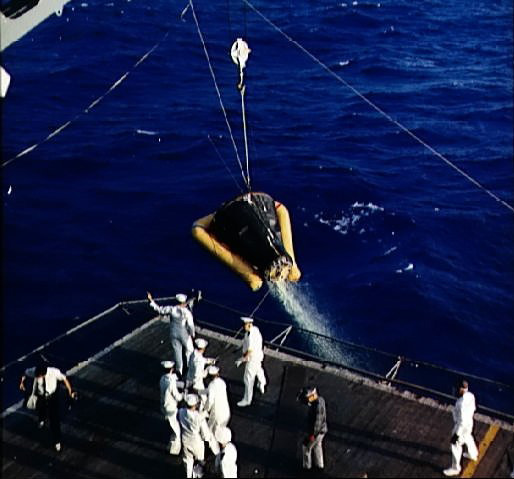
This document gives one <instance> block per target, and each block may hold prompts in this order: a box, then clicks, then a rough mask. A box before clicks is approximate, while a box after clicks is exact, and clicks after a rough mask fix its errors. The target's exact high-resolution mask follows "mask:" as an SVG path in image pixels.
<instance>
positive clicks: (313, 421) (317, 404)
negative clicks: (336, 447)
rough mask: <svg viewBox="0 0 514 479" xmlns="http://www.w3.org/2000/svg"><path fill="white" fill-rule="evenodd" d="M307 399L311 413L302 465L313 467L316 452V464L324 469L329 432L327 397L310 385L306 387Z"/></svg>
mask: <svg viewBox="0 0 514 479" xmlns="http://www.w3.org/2000/svg"><path fill="white" fill-rule="evenodd" d="M305 400H306V402H307V405H308V406H309V413H308V416H307V431H306V432H307V435H306V438H305V440H304V441H303V446H302V458H303V464H302V465H303V468H304V469H311V467H312V454H313V453H314V465H315V466H316V467H318V468H319V469H323V468H324V466H325V465H324V462H323V438H324V437H325V434H326V433H327V409H326V406H325V399H323V398H322V397H321V396H319V395H318V391H317V389H316V388H315V387H308V388H306V389H305Z"/></svg>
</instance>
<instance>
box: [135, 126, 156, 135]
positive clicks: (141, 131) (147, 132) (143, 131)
mask: <svg viewBox="0 0 514 479" xmlns="http://www.w3.org/2000/svg"><path fill="white" fill-rule="evenodd" d="M136 133H137V134H138V135H149V136H155V135H158V134H159V132H158V131H151V130H140V129H139V128H138V129H137V130H136Z"/></svg>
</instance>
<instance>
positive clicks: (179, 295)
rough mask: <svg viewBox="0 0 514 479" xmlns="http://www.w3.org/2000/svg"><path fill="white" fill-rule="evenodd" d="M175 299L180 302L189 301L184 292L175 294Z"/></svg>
mask: <svg viewBox="0 0 514 479" xmlns="http://www.w3.org/2000/svg"><path fill="white" fill-rule="evenodd" d="M175 299H176V300H177V301H178V302H179V303H185V302H186V301H187V294H182V293H177V294H176V295H175Z"/></svg>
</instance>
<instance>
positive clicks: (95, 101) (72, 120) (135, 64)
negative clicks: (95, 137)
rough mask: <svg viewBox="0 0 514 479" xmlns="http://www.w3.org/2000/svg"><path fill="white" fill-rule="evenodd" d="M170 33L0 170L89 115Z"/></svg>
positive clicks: (4, 163) (4, 164)
mask: <svg viewBox="0 0 514 479" xmlns="http://www.w3.org/2000/svg"><path fill="white" fill-rule="evenodd" d="M169 33H170V31H169V30H168V31H167V32H166V33H165V34H164V36H163V37H162V38H161V39H160V40H159V41H158V42H157V43H156V44H155V45H154V46H153V47H152V48H150V50H148V51H147V52H146V53H145V54H144V55H143V56H142V57H141V58H139V60H138V61H137V62H136V63H134V65H133V66H132V68H130V69H129V70H127V71H126V72H125V73H124V74H123V75H121V77H120V78H118V79H117V80H116V81H115V82H114V83H113V84H112V85H111V86H110V87H109V89H108V90H107V91H106V92H105V93H103V94H102V95H100V96H99V97H98V98H97V99H96V100H94V101H93V102H91V103H90V104H89V105H88V106H87V107H86V108H85V109H84V110H82V111H81V112H80V113H77V114H76V115H75V116H74V117H73V118H72V119H71V120H69V121H67V122H66V123H63V124H62V125H61V126H59V127H58V128H56V129H55V130H54V131H52V133H50V134H49V135H48V136H47V137H46V138H44V139H43V140H41V141H40V142H39V143H34V144H33V145H32V146H29V147H28V148H25V149H24V150H23V151H20V152H19V153H18V154H17V155H16V156H13V157H12V158H10V159H9V160H7V161H4V162H3V163H2V168H4V167H6V166H7V165H8V164H9V163H12V162H13V161H14V160H17V159H18V158H21V157H22V156H25V155H27V154H28V153H30V152H31V151H33V150H35V149H36V148H38V147H39V146H41V145H42V144H43V143H46V142H47V141H48V140H50V139H51V138H53V137H54V136H57V135H58V134H59V133H61V132H62V131H63V130H64V129H66V128H68V126H70V125H71V124H72V123H75V122H76V121H77V120H78V119H79V118H80V117H81V116H82V115H84V114H86V113H89V112H90V111H91V110H92V109H93V108H94V107H95V106H96V105H98V103H100V102H101V101H102V100H103V99H104V98H105V97H106V96H107V95H108V94H109V93H111V92H112V91H113V90H114V89H116V88H118V87H119V86H120V85H121V84H122V83H123V82H124V81H125V80H126V79H127V77H128V76H129V75H130V74H131V73H132V72H133V71H134V70H135V69H136V68H137V67H138V66H139V65H140V64H141V63H143V62H144V61H145V60H146V59H147V58H148V57H149V56H150V55H151V54H152V53H153V52H154V51H155V50H156V49H157V48H158V47H159V45H160V44H161V43H162V42H163V41H164V40H166V38H167V37H168V35H169Z"/></svg>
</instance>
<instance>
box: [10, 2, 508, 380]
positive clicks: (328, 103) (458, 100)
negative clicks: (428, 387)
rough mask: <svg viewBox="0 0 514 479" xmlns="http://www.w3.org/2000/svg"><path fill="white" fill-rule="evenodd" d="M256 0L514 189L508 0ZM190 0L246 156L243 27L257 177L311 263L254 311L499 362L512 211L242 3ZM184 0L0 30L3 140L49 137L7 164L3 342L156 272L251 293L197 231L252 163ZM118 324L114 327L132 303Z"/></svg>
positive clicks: (112, 296)
mask: <svg viewBox="0 0 514 479" xmlns="http://www.w3.org/2000/svg"><path fill="white" fill-rule="evenodd" d="M252 4H254V5H255V7H256V8H258V9H259V10H260V11H261V12H262V13H263V14H264V15H265V16H266V17H267V18H269V19H270V20H272V21H273V22H274V23H275V24H276V25H277V26H279V27H280V28H281V29H282V30H283V31H284V32H285V33H287V35H289V36H290V37H292V38H293V39H294V40H296V41H297V42H299V43H300V44H301V45H303V47H304V48H306V49H308V50H309V51H310V52H311V53H312V54H313V55H315V56H316V57H317V58H318V59H319V60H320V61H322V62H323V63H324V64H325V65H327V66H328V67H329V68H330V69H332V70H333V72H335V73H336V74H337V75H339V76H340V77H341V78H343V79H344V80H345V81H346V82H348V83H350V84H351V85H353V87H354V88H356V89H357V90H358V91H359V92H361V93H362V94H363V95H365V96H366V97H367V98H368V99H369V100H371V101H372V102H373V103H374V104H376V105H378V106H379V107H380V108H381V109H382V110H384V111H385V112H387V113H388V114H389V115H390V116H391V118H394V119H395V120H397V121H399V122H400V123H401V124H403V125H405V126H406V127H407V128H409V129H410V130H411V131H412V132H414V133H415V134H416V135H418V136H419V137H420V138H422V139H423V141H425V142H426V143H428V144H429V145H431V146H432V147H433V148H435V149H436V150H437V151H439V152H440V153H441V154H443V155H444V156H445V157H446V158H448V159H449V160H450V161H452V162H454V163H455V164H456V165H457V166H458V167H459V168H461V169H462V170H464V171H466V172H467V173H468V174H469V175H471V176H472V177H473V178H475V179H476V180H477V181H479V182H480V183H481V184H482V185H484V187H486V188H488V189H489V190H491V191H492V192H494V193H495V194H496V195H498V196H499V197H501V198H502V199H503V200H505V201H506V202H508V203H510V204H511V205H512V204H514V194H513V180H514V173H513V161H512V159H513V147H512V145H513V133H512V126H513V105H512V94H513V92H512V85H513V73H512V72H513V70H512V59H513V51H512V48H513V47H512V45H513V42H512V40H513V37H512V35H513V32H512V15H513V11H512V10H513V7H512V2H511V1H507V0H502V1H494V0H488V1H478V0H471V1H469V0H468V1H464V0H456V1H452V2H448V1H440V0H430V1H425V2H410V1H407V0H391V1H389V0H386V1H380V2H377V1H374V2H361V1H356V2H352V1H348V2H341V1H340V0H339V1H325V0H324V1H317V2H310V1H303V0H298V1H295V2H292V1H282V2H273V3H270V2H263V1H255V3H253V2H252ZM194 5H195V11H196V13H197V16H198V19H199V22H200V27H201V30H202V33H203V35H204V38H205V41H206V45H207V48H208V51H209V54H210V56H211V61H212V65H213V68H214V71H215V73H216V77H217V80H218V84H219V88H220V91H221V94H222V98H223V101H224V104H225V106H226V108H227V111H228V116H229V120H230V122H231V125H232V129H233V131H234V134H235V139H236V141H237V143H238V147H239V152H240V155H243V151H244V149H243V144H242V124H241V116H240V100H239V94H238V92H237V90H236V84H237V71H236V68H235V66H234V65H233V64H232V62H231V59H230V55H229V50H230V46H231V44H232V42H233V41H234V40H235V38H236V37H238V36H244V37H245V39H246V40H247V41H248V43H249V45H250V48H251V49H252V52H251V55H250V60H249V63H248V66H247V70H246V84H247V92H246V101H247V115H248V118H247V119H248V124H249V143H250V175H251V180H252V186H253V189H254V190H256V191H266V192H267V193H269V194H271V195H272V196H273V197H274V198H275V199H276V200H278V201H281V202H283V203H284V204H285V205H286V206H287V207H288V209H289V211H290V214H291V218H292V228H293V237H294V246H295V252H296V256H297V261H298V264H299V267H300V269H301V270H302V273H303V276H302V279H301V281H300V283H299V284H298V285H295V286H293V287H291V288H289V289H288V290H287V291H277V290H274V292H273V294H271V295H269V297H267V298H266V299H265V301H264V302H263V304H262V306H261V307H260V309H259V313H258V314H259V315H260V316H262V317H263V318H268V319H271V320H276V321H285V322H289V323H294V324H297V325H299V326H302V327H304V328H307V329H312V330H315V331H318V332H322V333H325V334H328V335H331V336H333V337H336V338H342V339H346V340H349V341H353V342H356V343H362V344H365V345H368V346H371V347H375V348H379V349H382V350H384V351H388V352H391V353H394V354H401V355H405V356H408V357H411V358H414V359H419V360H423V361H429V362H433V363H436V364H439V365H441V366H445V367H450V368H455V369H459V370H463V371H466V372H469V373H472V374H476V375H480V376H485V377H488V378H491V379H495V380H499V381H503V382H507V383H512V378H513V377H514V352H513V351H514V348H513V345H514V302H513V291H514V249H513V244H514V242H513V240H514V222H513V218H514V216H513V213H512V211H510V210H509V209H508V208H506V207H504V206H502V204H500V203H498V202H497V201H495V200H494V199H492V198H491V197H490V196H488V195H487V194H486V193H484V191H482V190H480V189H479V188H477V187H476V186H474V185H473V184H472V183H470V182H469V181H468V180H467V179H466V178H464V177H463V176H462V175H460V174H459V173H457V172H456V171H455V170H453V169H452V168H450V167H449V166H448V165H447V164H446V163H444V161H442V160H441V159H440V158H438V157H436V156H435V155H434V154H432V153H431V152H429V151H428V150H427V149H426V148H424V147H423V146H421V145H420V144H419V143H417V142H415V141H414V140H413V139H412V138H410V137H409V136H408V135H406V134H405V133H404V132H402V131H401V130H400V129H399V128H398V127H397V126H396V125H394V124H393V123H391V122H390V121H389V120H387V119H386V118H384V117H383V116H381V115H380V114H378V113H377V112H376V111H375V110H373V109H372V108H370V106H369V105H368V104H366V103H365V102H364V101H363V100H362V99H361V98H359V97H358V96H357V95H356V94H355V93H354V92H352V91H351V90H350V89H348V88H347V87H345V86H344V85H342V84H341V83H340V82H338V81H337V80H336V79H335V78H334V77H333V76H331V75H329V74H328V73H327V72H326V71H324V70H323V69H322V68H321V67H320V65H319V64H317V63H316V62H314V61H313V60H312V59H311V58H309V57H308V56H307V55H306V54H305V53H304V52H302V51H301V50H299V49H298V48H297V46H295V45H294V44H293V43H292V42H291V41H288V40H287V39H286V38H285V37H284V36H283V35H281V34H280V33H279V32H278V31H277V30H276V29H274V28H272V27H271V26H270V25H269V24H268V23H266V22H265V21H263V19H262V18H261V17H259V16H258V15H257V14H255V12H254V11H252V9H251V8H249V7H245V6H244V4H243V3H242V2H237V1H229V2H227V1H214V2H204V1H200V0H197V1H195V2H194ZM185 6H186V2H175V1H171V2H170V1H162V0H156V1H153V2H136V1H127V0H114V1H105V0H92V1H90V0H87V1H84V2H77V1H74V2H70V3H69V4H68V5H67V6H66V7H65V8H64V12H63V14H62V16H60V17H56V16H52V17H51V18H50V19H48V20H47V21H45V22H44V23H43V24H41V25H40V26H39V27H37V28H36V29H34V30H33V31H32V32H30V33H29V34H28V35H26V36H25V37H24V38H22V39H21V40H20V41H18V42H17V43H15V44H13V45H12V46H10V47H9V48H8V49H6V50H5V52H3V55H2V65H3V66H4V68H5V69H6V70H7V71H8V72H9V73H10V74H11V77H12V82H11V87H10V91H9V93H8V96H7V98H6V99H4V100H2V162H3V163H4V162H6V161H9V160H10V159H12V158H14V157H15V156H16V155H17V154H18V153H19V152H21V151H23V150H24V149H26V148H28V147H30V146H31V145H34V144H37V145H39V146H37V147H36V148H35V149H34V150H32V151H31V152H30V153H28V154H26V155H24V156H21V157H19V158H17V159H15V160H14V161H12V162H10V163H9V164H7V165H6V166H4V167H2V185H1V187H2V203H3V205H2V206H3V225H2V240H3V244H2V253H3V255H2V299H3V301H2V302H3V313H2V327H3V331H2V333H3V334H2V337H3V360H4V363H5V362H8V361H10V360H12V359H14V358H16V357H18V356H20V355H21V354H23V353H26V352H28V351H30V350H31V349H32V348H34V347H35V346H38V345H39V344H41V343H43V342H45V341H47V340H49V339H51V338H52V337H54V336H56V335H57V334H60V333H62V332H64V331H66V330H67V329H69V328H71V327H72V326H74V325H76V324H78V323H80V321H83V320H85V319H87V318H88V317H91V316H93V315H94V314H96V313H98V312H99V311H101V310H103V309H106V308H107V307H109V306H111V305H113V304H115V303H117V302H118V301H121V300H126V299H139V298H141V299H142V298H144V297H145V296H146V291H147V290H148V291H151V292H152V293H153V295H154V296H156V297H157V296H169V295H173V294H175V293H176V292H180V291H186V292H187V291H189V290H190V289H191V288H196V289H201V290H202V291H203V292H204V295H205V296H206V297H208V298H210V299H212V300H215V301H217V302H219V303H224V304H227V305H230V306H232V307H234V308H238V309H240V310H242V311H248V312H250V311H252V310H253V309H254V307H255V306H256V304H257V303H258V302H259V301H260V299H261V298H262V297H263V294H264V290H263V291H260V292H258V293H252V292H251V291H250V290H249V289H248V288H247V287H246V286H245V284H244V283H243V282H242V281H240V280H239V279H238V278H237V277H236V276H235V275H234V274H233V273H232V272H231V271H229V270H228V269H227V268H225V267H224V266H223V265H221V264H220V263H218V262H217V261H216V260H215V259H213V258H212V257H211V256H210V255H209V254H208V253H206V252H205V251H203V250H202V249H201V247H200V246H199V245H198V244H196V243H195V242H194V240H193V239H192V237H191V233H190V230H191V225H192V223H193V221H194V220H195V219H197V218H199V217H201V216H204V215H205V214H207V213H210V212H212V211H214V210H215V209H216V208H217V207H218V206H219V205H220V204H221V203H222V202H223V201H225V200H228V199H230V198H231V197H233V196H235V195H237V194H238V193H239V189H238V186H237V184H236V183H239V185H240V184H241V183H242V182H241V174H240V172H239V167H238V165H237V162H236V160H235V155H234V151H233V149H232V146H231V142H230V138H229V135H228V132H227V128H226V125H225V122H224V119H223V115H222V113H221V110H220V107H219V103H218V98H217V96H216V92H215V89H214V86H213V82H212V79H211V76H210V73H209V69H208V66H207V62H206V60H205V56H204V53H203V50H202V45H201V42H200V40H199V37H198V33H197V29H196V26H195V23H194V20H193V18H192V16H191V12H190V11H187V12H186V13H185V14H184V16H183V18H182V19H181V18H180V13H181V12H182V10H183V9H184V7H185ZM166 34H167V35H166ZM154 46H157V47H156V48H155V50H153V51H152V53H151V54H150V55H149V56H148V57H147V58H146V59H145V60H144V61H143V62H142V63H140V64H139V65H138V66H137V68H133V67H134V64H135V63H136V62H137V61H138V60H139V59H141V57H142V56H143V55H144V54H145V53H146V52H148V51H149V50H150V49H151V48H152V47H154ZM126 72H130V73H129V75H128V76H126V77H124V78H123V80H122V82H121V83H120V84H119V85H118V86H117V87H116V88H114V89H113V90H112V91H110V92H109V93H108V94H107V95H106V96H105V97H103V95H104V94H105V93H106V91H107V90H108V89H109V87H110V86H111V85H113V84H114V83H115V82H116V80H118V79H119V78H120V77H122V75H123V74H124V73H126ZM97 98H102V99H101V101H100V102H99V103H98V104H97V105H95V106H94V107H93V108H91V109H90V110H89V111H88V112H85V109H86V108H87V106H88V105H90V104H91V103H92V102H93V101H94V100H95V99H97ZM70 120H71V121H72V122H71V124H70V125H69V126H67V127H66V128H65V129H63V130H62V131H61V132H60V133H58V134H56V135H55V136H54V137H52V138H50V139H48V140H47V141H43V140H44V139H45V138H46V137H47V135H49V134H50V133H51V132H53V131H54V130H56V129H57V128H58V127H59V126H61V125H63V124H65V123H66V122H68V121H70ZM209 137H210V138H211V139H212V141H213V142H214V143H215V145H216V148H217V149H218V151H219V153H220V155H221V158H222V159H220V157H219V156H218V154H217V153H216V151H215V149H214V148H213V146H212V144H211V141H210V140H209ZM222 160H223V161H222ZM227 168H228V170H230V172H229V171H228V170H227ZM218 320H219V322H220V324H223V323H224V321H225V318H224V317H223V315H220V317H219V318H218ZM110 328H111V329H112V331H111V332H115V333H116V332H119V333H120V335H121V334H122V333H123V332H124V328H125V325H124V324H122V323H121V322H120V323H114V324H112V325H111V326H110ZM101 339H102V338H100V337H96V338H95V339H92V340H91V341H93V343H92V345H91V346H92V347H93V348H94V347H95V342H98V346H99V347H103V345H101V344H100V343H101ZM268 339H269V338H268ZM315 347H316V345H313V348H314V349H315Z"/></svg>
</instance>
